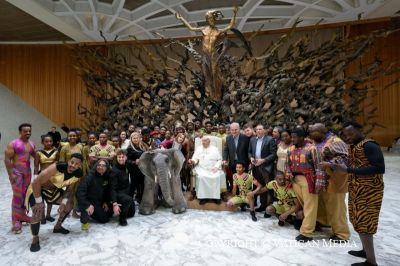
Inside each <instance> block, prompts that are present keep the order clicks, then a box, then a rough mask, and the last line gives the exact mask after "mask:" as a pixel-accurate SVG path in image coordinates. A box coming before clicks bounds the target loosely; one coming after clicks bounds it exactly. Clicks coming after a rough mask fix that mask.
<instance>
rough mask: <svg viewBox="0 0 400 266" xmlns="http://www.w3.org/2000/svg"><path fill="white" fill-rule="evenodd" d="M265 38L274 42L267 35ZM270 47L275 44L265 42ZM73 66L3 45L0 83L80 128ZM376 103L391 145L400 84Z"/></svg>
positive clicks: (56, 56)
mask: <svg viewBox="0 0 400 266" xmlns="http://www.w3.org/2000/svg"><path fill="white" fill-rule="evenodd" d="M386 25H387V23H385V22H375V23H370V24H361V25H352V26H350V30H351V36H356V35H359V34H365V33H367V32H369V31H371V30H374V29H379V28H382V27H385V26H386ZM264 38H266V40H270V39H271V37H270V36H267V35H266V36H265V37H264ZM319 38H321V37H319ZM264 43H269V42H266V41H265V40H264ZM398 46H400V32H396V33H394V34H392V35H390V36H389V37H388V38H382V39H380V40H378V41H377V43H376V45H375V47H373V48H372V49H370V50H369V51H368V52H367V53H366V54H365V55H364V56H363V57H362V58H361V59H359V60H358V61H357V62H355V63H354V64H353V65H352V66H350V67H349V69H348V71H347V73H348V74H351V73H352V72H354V71H357V69H358V67H359V65H360V63H365V62H370V61H372V60H373V58H374V57H375V55H378V56H379V58H381V59H382V60H383V61H385V62H386V64H388V63H390V62H394V61H399V60H400V49H399V48H398ZM72 65H73V61H72V57H71V54H70V51H69V50H68V49H67V48H66V47H65V46H63V45H0V82H1V83H3V84H4V85H5V86H7V87H8V88H10V89H11V90H12V91H13V92H14V93H16V94H17V95H18V96H20V97H21V98H22V99H24V100H25V101H26V102H27V103H29V104H31V105H32V106H33V107H35V108H36V109H37V110H39V111H40V112H42V113H43V114H44V115H45V116H47V117H48V118H49V119H50V120H52V121H54V122H55V123H56V124H58V125H60V124H61V123H63V122H64V123H66V124H67V125H70V126H80V125H81V121H80V117H79V115H78V114H77V105H78V103H81V104H83V105H89V104H90V102H89V100H88V98H87V97H86V95H85V87H84V83H83V82H82V81H81V79H80V78H79V76H78V74H77V72H76V71H75V69H74V68H73V67H72ZM399 75H400V74H396V75H392V76H389V77H383V78H380V79H378V80H377V81H375V82H373V83H372V85H374V86H375V87H376V88H383V87H384V86H385V85H387V84H389V83H390V82H392V81H394V80H395V79H396V78H398V77H399ZM373 101H374V103H375V106H376V107H377V115H378V117H377V122H378V123H380V124H382V125H383V126H385V128H379V127H378V128H376V129H375V130H374V131H373V132H372V133H371V134H370V135H371V137H373V138H374V139H376V140H377V141H378V142H379V143H380V144H382V145H385V146H387V145H389V144H390V143H391V142H392V140H393V139H394V138H395V137H398V136H400V105H399V104H400V83H399V82H397V83H396V84H395V85H393V86H391V87H390V88H388V89H386V90H384V91H379V93H378V95H377V96H375V97H374V98H373ZM360 115H361V116H362V114H360Z"/></svg>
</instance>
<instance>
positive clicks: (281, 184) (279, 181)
mask: <svg viewBox="0 0 400 266" xmlns="http://www.w3.org/2000/svg"><path fill="white" fill-rule="evenodd" d="M266 188H267V189H270V190H271V189H272V190H273V191H274V194H275V197H276V198H277V199H278V201H275V202H274V203H273V204H271V205H269V206H268V207H267V209H266V210H265V212H266V213H267V214H269V215H276V216H277V217H278V218H279V222H278V224H279V225H280V226H284V225H285V221H288V222H290V223H291V222H293V223H294V224H295V226H296V223H298V222H300V223H301V220H302V211H301V206H300V203H299V202H298V200H297V197H296V193H295V192H294V190H293V188H291V186H290V184H289V183H288V182H287V180H286V178H285V175H284V173H282V172H279V171H278V172H277V173H276V176H275V180H272V181H270V182H269V183H268V184H267V186H266ZM293 214H296V216H293ZM295 217H296V218H297V220H300V221H296V222H295V221H294V220H295Z"/></svg>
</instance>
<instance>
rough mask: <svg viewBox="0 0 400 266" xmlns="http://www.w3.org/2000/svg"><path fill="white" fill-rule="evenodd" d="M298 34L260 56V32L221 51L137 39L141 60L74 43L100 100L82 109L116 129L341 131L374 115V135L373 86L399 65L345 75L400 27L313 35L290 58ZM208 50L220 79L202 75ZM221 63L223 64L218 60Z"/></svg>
mask: <svg viewBox="0 0 400 266" xmlns="http://www.w3.org/2000/svg"><path fill="white" fill-rule="evenodd" d="M215 16H218V14H217V15H215V14H212V15H210V17H209V18H210V21H209V23H210V22H211V21H212V19H211V18H215ZM177 17H178V18H180V16H179V15H177ZM232 21H233V22H231V24H232V23H234V19H232ZM230 26H231V25H229V27H228V28H230ZM210 27H211V24H210ZM206 28H207V27H206ZM224 30H225V29H224ZM231 30H233V31H235V30H234V29H231ZM294 30H295V27H294V28H293V29H292V31H291V32H289V33H288V34H285V35H283V36H282V37H281V38H280V39H279V40H278V41H277V42H275V43H272V44H267V43H266V44H265V49H264V51H263V52H262V53H261V54H257V55H254V54H253V51H252V50H251V47H252V41H253V38H254V36H256V33H255V34H253V36H251V37H250V38H248V39H247V40H244V39H243V36H242V35H241V34H239V36H241V37H240V38H241V40H240V41H237V40H231V39H228V38H223V39H222V41H221V42H220V43H217V44H216V46H218V49H215V50H213V47H215V45H211V46H207V44H210V42H208V43H205V42H204V41H205V40H206V39H207V38H206V37H205V36H203V42H201V39H198V40H189V41H187V42H181V41H177V40H166V43H167V45H155V44H154V45H150V46H149V45H147V46H145V45H140V44H137V43H136V44H132V45H131V46H130V47H129V49H130V51H131V53H130V54H131V55H130V57H133V60H132V58H126V56H122V55H121V54H119V53H117V52H115V51H117V50H118V49H117V48H118V47H115V46H110V45H107V46H106V48H107V49H108V51H109V53H108V55H104V48H103V49H99V48H93V47H85V46H79V47H74V48H73V49H74V51H75V55H76V58H77V65H76V66H77V68H78V70H79V72H80V74H81V76H82V78H83V79H84V81H85V82H86V85H87V93H88V95H89V96H90V97H91V98H92V99H93V101H94V105H93V107H91V108H86V107H84V106H79V110H80V112H81V114H82V116H83V118H84V122H85V124H84V127H85V129H90V130H96V129H97V130H99V129H102V128H109V129H110V130H113V129H122V128H127V126H128V125H129V124H130V123H134V124H142V125H150V126H151V125H159V124H165V125H173V124H174V123H175V122H176V121H178V120H180V121H183V122H185V121H187V120H189V119H192V120H193V119H199V120H203V121H204V120H212V121H214V122H229V121H238V122H240V123H247V122H262V123H264V124H266V125H283V126H288V127H291V126H294V125H297V124H303V125H307V124H310V123H315V122H323V123H325V124H327V125H328V126H331V127H340V125H341V123H342V122H343V121H344V120H349V119H354V118H357V117H359V116H360V114H362V113H363V112H364V113H365V114H366V115H365V116H364V123H365V124H366V125H368V127H367V130H368V131H369V130H371V129H372V128H373V127H374V126H375V125H376V123H375V121H374V119H373V118H374V109H375V108H376V107H375V106H373V104H371V102H369V100H368V98H367V94H368V93H371V92H373V91H376V90H371V88H370V87H369V85H368V82H369V81H372V80H374V79H376V78H377V77H379V76H382V75H390V74H392V73H394V72H397V71H399V67H398V66H397V65H390V66H389V67H385V68H383V67H382V62H381V61H380V60H379V59H378V58H376V59H375V61H374V62H370V64H366V65H362V66H360V71H359V73H357V74H354V75H352V76H348V75H345V73H344V70H345V69H346V68H347V67H348V66H349V64H350V63H351V62H354V61H355V60H356V59H357V58H359V57H360V56H362V54H363V53H364V52H365V51H366V50H367V49H368V48H370V47H371V46H372V45H373V44H374V41H375V40H376V39H377V38H379V37H385V36H387V35H388V34H391V33H392V32H394V31H397V30H398V26H396V25H395V24H393V26H392V27H391V28H388V29H384V30H378V31H374V32H371V33H370V34H368V35H363V36H358V37H355V38H351V39H350V38H348V36H343V34H337V35H336V36H333V37H332V39H331V40H329V41H327V42H325V43H323V44H322V45H321V46H320V47H318V48H316V49H311V48H310V38H311V37H310V36H311V35H313V33H311V34H308V35H307V34H304V36H303V37H301V38H300V39H299V40H298V41H296V42H293V41H292V43H291V44H290V45H289V46H288V48H287V49H285V51H284V52H283V53H282V49H283V48H282V47H284V45H285V44H287V43H290V42H291V38H292V33H293V32H294ZM203 34H204V35H206V33H204V32H203ZM200 45H202V48H201V50H202V51H203V52H209V56H210V58H211V59H210V60H211V61H208V62H218V70H217V69H216V68H214V67H215V65H212V64H211V65H209V66H211V68H210V69H211V72H209V73H211V74H210V75H211V78H210V76H209V75H208V74H207V73H208V72H206V71H202V67H203V66H204V60H203V54H201V53H199V52H198V51H197V49H198V46H200ZM182 47H184V49H179V48H182ZM231 47H236V48H237V47H239V48H242V50H243V53H242V55H240V56H233V55H232V54H230V53H229V50H230V48H231ZM213 53H214V54H213ZM191 58H192V59H194V60H190V59H191ZM215 58H218V59H217V61H213V60H214V59H215ZM128 59H130V60H128ZM129 61H131V62H134V64H130V63H127V62H129ZM190 61H192V63H190ZM216 71H218V72H219V73H218V76H222V77H224V78H223V79H221V80H219V81H218V82H220V87H219V88H220V91H218V90H219V89H218V90H217V91H214V92H212V91H211V90H210V91H209V90H208V85H210V86H211V87H212V88H213V89H215V88H217V86H214V85H215V84H216V83H218V82H217V81H216V79H215V77H214V76H213V75H214V74H215V73H217V72H216ZM212 84H214V85H212ZM375 89H376V88H375ZM380 89H384V88H380ZM210 92H211V93H210Z"/></svg>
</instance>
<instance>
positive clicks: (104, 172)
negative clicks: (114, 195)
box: [76, 159, 112, 230]
mask: <svg viewBox="0 0 400 266" xmlns="http://www.w3.org/2000/svg"><path fill="white" fill-rule="evenodd" d="M109 182H110V165H109V163H108V161H107V160H106V159H100V160H98V161H97V162H96V164H95V165H94V167H93V168H92V170H91V171H90V172H89V174H88V176H87V177H86V178H85V179H84V180H82V181H81V182H80V183H79V186H78V189H77V190H76V198H77V199H78V207H79V210H80V212H81V228H82V230H88V229H89V219H90V217H91V218H92V219H93V220H95V221H97V222H99V223H107V222H108V221H109V220H110V218H111V216H112V210H111V205H110V197H109V195H110V185H109Z"/></svg>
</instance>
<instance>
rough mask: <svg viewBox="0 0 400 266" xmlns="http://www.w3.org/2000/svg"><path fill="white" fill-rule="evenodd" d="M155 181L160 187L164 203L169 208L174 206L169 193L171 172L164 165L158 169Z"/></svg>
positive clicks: (170, 192)
mask: <svg viewBox="0 0 400 266" xmlns="http://www.w3.org/2000/svg"><path fill="white" fill-rule="evenodd" d="M157 175H158V177H157V179H158V184H159V185H160V187H161V192H162V194H163V196H164V199H165V201H166V202H167V203H168V205H170V206H174V200H173V199H172V191H171V178H172V176H171V171H170V169H169V167H168V165H166V166H165V167H158V169H157Z"/></svg>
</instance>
